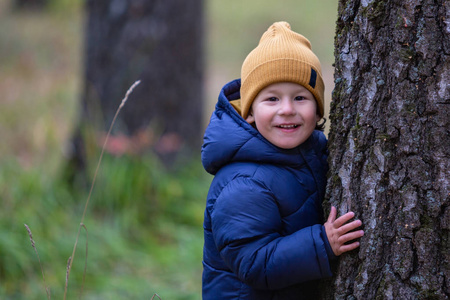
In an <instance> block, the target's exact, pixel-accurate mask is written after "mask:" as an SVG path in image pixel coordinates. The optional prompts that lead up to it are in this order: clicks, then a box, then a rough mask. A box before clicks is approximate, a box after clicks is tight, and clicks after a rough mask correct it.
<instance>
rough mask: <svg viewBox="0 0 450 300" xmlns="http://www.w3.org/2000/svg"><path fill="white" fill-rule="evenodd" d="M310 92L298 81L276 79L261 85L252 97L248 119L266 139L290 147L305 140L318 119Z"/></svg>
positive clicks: (282, 146) (284, 147)
mask: <svg viewBox="0 0 450 300" xmlns="http://www.w3.org/2000/svg"><path fill="white" fill-rule="evenodd" d="M316 110H317V107H316V100H315V99H314V96H313V94H311V92H310V91H308V90H307V89H306V88H305V87H303V86H302V85H299V84H296V83H291V82H279V83H274V84H271V85H269V86H267V87H265V88H264V89H262V90H261V91H260V92H259V94H258V95H257V96H256V98H255V100H254V101H253V104H252V107H251V109H250V112H249V115H248V117H247V119H246V121H247V122H248V123H250V124H251V123H253V122H255V125H256V128H257V129H258V131H259V132H260V133H261V135H262V136H263V137H265V138H266V139H267V140H268V141H269V142H271V143H272V144H274V145H275V146H278V147H280V148H283V149H292V148H295V147H297V146H298V145H300V144H302V143H303V142H304V141H306V140H307V139H308V138H309V136H310V135H311V133H312V132H313V131H314V129H315V127H316V123H317V122H318V121H319V120H320V118H319V116H318V115H317V111H316Z"/></svg>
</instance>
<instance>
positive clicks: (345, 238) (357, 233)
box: [338, 230, 364, 244]
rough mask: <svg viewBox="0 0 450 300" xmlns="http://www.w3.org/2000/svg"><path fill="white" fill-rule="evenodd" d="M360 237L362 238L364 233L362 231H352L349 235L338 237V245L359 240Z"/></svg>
mask: <svg viewBox="0 0 450 300" xmlns="http://www.w3.org/2000/svg"><path fill="white" fill-rule="evenodd" d="M362 236H364V231H362V230H358V231H352V232H350V233H347V234H344V235H343V236H340V237H339V239H338V241H339V243H342V244H344V243H346V242H349V241H352V240H356V239H359V238H360V237H362Z"/></svg>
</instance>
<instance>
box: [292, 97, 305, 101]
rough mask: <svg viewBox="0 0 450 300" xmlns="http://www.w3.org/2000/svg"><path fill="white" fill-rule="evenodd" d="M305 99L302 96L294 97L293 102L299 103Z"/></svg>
mask: <svg viewBox="0 0 450 300" xmlns="http://www.w3.org/2000/svg"><path fill="white" fill-rule="evenodd" d="M305 99H306V98H305V97H303V96H297V97H295V100H297V101H301V100H305Z"/></svg>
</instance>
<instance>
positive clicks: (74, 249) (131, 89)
mask: <svg viewBox="0 0 450 300" xmlns="http://www.w3.org/2000/svg"><path fill="white" fill-rule="evenodd" d="M139 83H141V81H140V80H138V81H136V82H135V83H133V85H132V86H131V87H130V88H129V89H128V91H127V92H126V94H125V97H124V98H123V99H122V102H121V103H120V105H119V108H118V109H117V111H116V114H115V115H114V118H113V120H112V122H111V125H110V127H109V130H108V134H107V135H106V138H105V141H104V143H103V147H102V151H101V153H100V158H99V160H98V163H97V168H96V169H95V173H94V178H93V179H92V183H91V188H90V190H89V195H88V197H87V199H86V203H85V205H84V211H83V215H82V217H81V222H80V225H79V226H78V233H77V238H76V240H75V245H74V246H73V251H72V256H70V258H69V261H68V263H67V270H66V284H65V287H64V300H66V295H67V286H68V282H69V275H70V270H71V268H72V264H73V260H74V258H75V252H76V249H77V244H78V239H79V237H80V232H81V228H82V227H84V224H83V222H84V217H85V216H86V211H87V208H88V205H89V201H90V199H91V195H92V190H93V189H94V185H95V180H96V178H97V174H98V170H99V168H100V164H101V162H102V159H103V154H104V152H105V147H106V144H107V143H108V138H109V136H110V135H111V130H112V128H113V126H114V123H115V122H116V119H117V116H118V115H119V112H120V110H121V109H122V107H123V106H124V105H125V102H127V100H128V96H129V95H130V94H131V93H132V92H133V90H134V88H135V87H136V86H137V85H138V84H139Z"/></svg>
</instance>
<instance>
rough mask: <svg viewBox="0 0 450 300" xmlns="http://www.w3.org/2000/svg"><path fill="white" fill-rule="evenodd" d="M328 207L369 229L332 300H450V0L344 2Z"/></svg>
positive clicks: (343, 262) (345, 261)
mask: <svg viewBox="0 0 450 300" xmlns="http://www.w3.org/2000/svg"><path fill="white" fill-rule="evenodd" d="M335 49H336V51H335V59H336V64H335V68H336V69H335V83H336V87H335V90H334V92H333V102H332V107H331V110H330V111H331V113H330V118H331V131H330V134H329V149H330V173H329V181H328V187H327V199H328V200H329V202H330V204H333V205H336V206H337V207H338V211H340V213H341V214H343V213H345V212H346V211H347V210H352V211H354V212H355V213H356V216H357V218H359V219H361V220H362V222H363V224H364V230H365V236H364V237H363V238H362V239H361V247H360V249H359V250H355V251H353V252H352V253H350V254H344V255H342V257H341V258H340V260H339V262H338V264H337V265H336V267H335V274H336V275H335V277H334V278H333V279H332V281H331V282H330V285H329V286H328V288H327V289H326V292H325V295H324V296H323V299H448V298H449V296H450V271H449V269H450V268H449V264H450V240H449V229H450V208H449V198H450V197H449V193H450V191H449V178H450V176H449V175H450V174H449V170H450V160H449V158H450V139H449V129H450V128H449V116H450V114H449V104H450V1H444V0H401V1H400V0H397V1H370V0H349V1H344V0H341V1H340V2H339V17H338V21H337V30H336V38H335Z"/></svg>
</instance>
